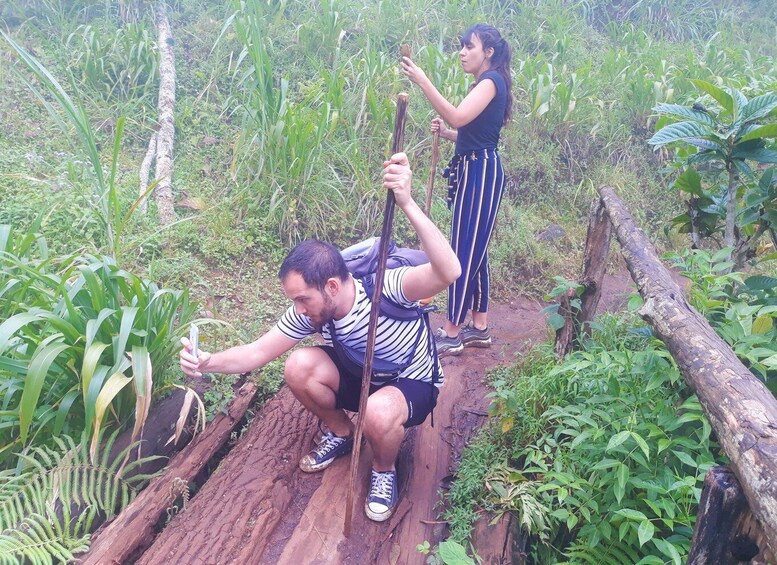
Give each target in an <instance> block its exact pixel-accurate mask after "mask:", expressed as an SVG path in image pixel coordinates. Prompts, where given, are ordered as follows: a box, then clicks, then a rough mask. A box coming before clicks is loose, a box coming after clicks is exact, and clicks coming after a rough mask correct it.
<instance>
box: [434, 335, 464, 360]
mask: <svg viewBox="0 0 777 565" xmlns="http://www.w3.org/2000/svg"><path fill="white" fill-rule="evenodd" d="M434 343H435V345H436V347H437V355H438V356H440V357H446V356H448V355H458V354H459V353H461V352H462V351H463V350H464V344H463V343H461V336H458V335H457V336H456V337H448V334H447V333H445V330H444V329H442V328H437V332H435V334H434Z"/></svg>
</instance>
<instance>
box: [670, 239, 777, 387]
mask: <svg viewBox="0 0 777 565" xmlns="http://www.w3.org/2000/svg"><path fill="white" fill-rule="evenodd" d="M728 251H729V250H728V249H723V250H721V251H718V252H717V253H715V254H710V253H709V252H707V251H704V250H700V249H695V250H692V251H685V252H682V253H671V254H668V255H667V257H668V258H669V259H670V260H671V261H672V262H673V264H674V265H675V267H676V268H677V269H678V270H679V272H680V273H681V274H682V275H683V276H684V277H686V278H688V279H689V280H690V281H691V284H690V288H689V291H688V296H689V300H690V301H691V304H693V305H694V307H695V308H697V309H698V310H699V311H700V312H702V313H703V314H704V315H705V316H706V317H707V319H708V320H709V322H710V324H711V325H712V326H713V327H714V328H715V330H716V331H717V332H718V334H719V335H720V336H721V337H722V338H723V339H724V340H725V341H726V343H728V344H729V345H730V346H731V348H732V349H733V350H734V352H735V353H736V354H737V356H738V357H739V359H740V360H741V361H742V362H743V363H744V364H745V365H746V366H747V367H749V368H750V370H751V371H752V372H753V374H755V375H756V376H757V377H759V378H760V379H762V380H763V381H764V382H765V383H766V385H767V387H769V388H770V389H771V390H772V391H773V392H774V391H775V390H777V382H775V381H776V380H777V290H775V288H776V287H777V278H775V277H770V276H765V275H755V276H750V277H747V278H746V277H745V275H744V274H743V273H739V272H728V271H729V269H730V268H731V263H730V262H727V261H725V260H724V259H725V258H726V256H727V254H728Z"/></svg>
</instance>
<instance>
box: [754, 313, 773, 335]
mask: <svg viewBox="0 0 777 565" xmlns="http://www.w3.org/2000/svg"><path fill="white" fill-rule="evenodd" d="M773 327H774V319H773V318H772V317H771V316H758V317H757V318H756V319H755V321H754V322H753V328H752V333H754V334H757V335H763V334H765V333H766V332H768V331H769V330H771V329H772V328H773Z"/></svg>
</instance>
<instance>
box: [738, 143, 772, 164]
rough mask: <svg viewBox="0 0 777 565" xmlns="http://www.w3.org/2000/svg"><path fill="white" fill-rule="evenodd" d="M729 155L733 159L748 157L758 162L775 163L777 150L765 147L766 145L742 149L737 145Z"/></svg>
mask: <svg viewBox="0 0 777 565" xmlns="http://www.w3.org/2000/svg"><path fill="white" fill-rule="evenodd" d="M731 156H732V157H733V158H734V159H750V160H751V161H758V162H759V163H777V151H774V150H772V149H767V148H766V147H756V148H753V149H742V148H740V147H738V146H737V147H735V148H734V151H733V152H732V154H731Z"/></svg>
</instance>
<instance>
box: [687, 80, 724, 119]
mask: <svg viewBox="0 0 777 565" xmlns="http://www.w3.org/2000/svg"><path fill="white" fill-rule="evenodd" d="M690 80H691V82H692V83H693V84H694V85H695V86H696V88H698V89H699V90H702V91H704V92H706V93H707V94H709V95H710V96H712V97H713V98H714V99H715V100H716V101H717V102H718V104H720V105H721V106H722V107H723V108H724V109H725V110H726V111H727V112H728V113H730V114H731V115H733V114H734V100H733V98H732V97H731V95H730V94H729V93H728V92H726V91H725V90H723V89H721V88H718V87H717V86H715V85H714V84H711V83H709V82H707V81H706V80H699V79H690Z"/></svg>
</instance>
